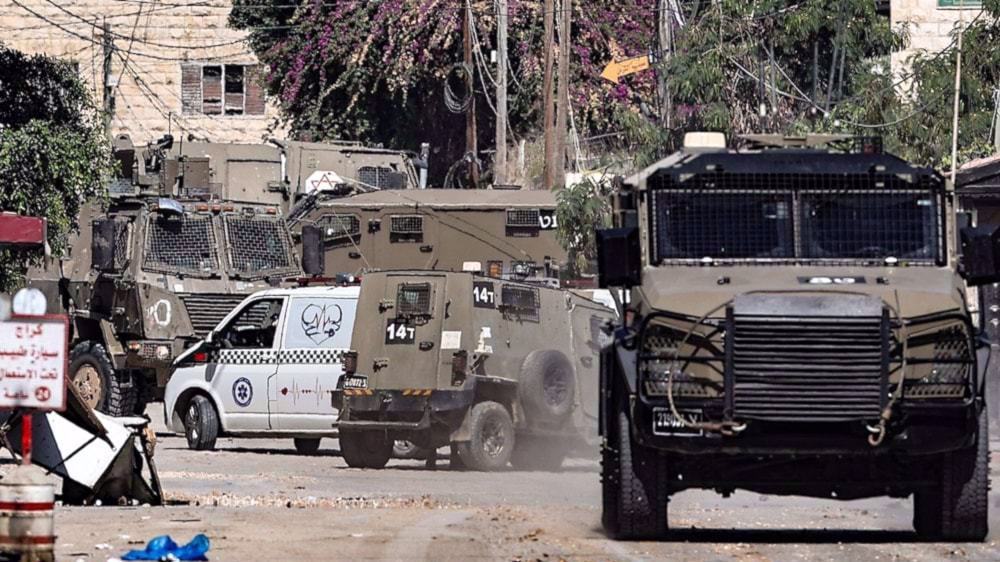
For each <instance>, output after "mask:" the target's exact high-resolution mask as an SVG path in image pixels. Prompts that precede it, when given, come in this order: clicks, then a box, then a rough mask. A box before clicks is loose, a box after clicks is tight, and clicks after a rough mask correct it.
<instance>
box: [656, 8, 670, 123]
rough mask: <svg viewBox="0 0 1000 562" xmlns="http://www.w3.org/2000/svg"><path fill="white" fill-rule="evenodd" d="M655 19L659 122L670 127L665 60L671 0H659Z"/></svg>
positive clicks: (667, 52)
mask: <svg viewBox="0 0 1000 562" xmlns="http://www.w3.org/2000/svg"><path fill="white" fill-rule="evenodd" d="M657 21H658V23H659V25H658V26H657V28H658V33H657V43H658V46H659V49H658V51H659V54H658V56H659V57H660V61H659V63H658V65H657V66H658V68H659V71H658V72H659V75H660V76H659V78H660V80H659V84H658V86H657V87H658V90H659V92H658V93H659V95H660V124H661V125H663V126H664V127H665V128H667V129H669V128H670V116H671V114H672V113H673V107H672V103H673V102H672V100H671V97H670V84H669V82H668V81H667V72H666V70H665V66H666V64H665V63H666V61H667V59H669V58H670V55H671V53H672V52H673V8H672V0H660V2H659V10H658V12H657Z"/></svg>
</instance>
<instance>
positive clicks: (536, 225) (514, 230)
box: [506, 209, 541, 237]
mask: <svg viewBox="0 0 1000 562" xmlns="http://www.w3.org/2000/svg"><path fill="white" fill-rule="evenodd" d="M538 215H539V212H538V209H507V225H506V228H507V231H506V234H507V236H514V237H533V236H538V231H539V230H540V229H541V223H540V222H539V219H538Z"/></svg>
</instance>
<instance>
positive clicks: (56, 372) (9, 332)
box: [0, 316, 69, 411]
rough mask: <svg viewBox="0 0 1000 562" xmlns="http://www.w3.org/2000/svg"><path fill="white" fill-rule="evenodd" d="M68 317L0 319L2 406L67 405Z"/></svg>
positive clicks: (56, 407) (53, 407)
mask: <svg viewBox="0 0 1000 562" xmlns="http://www.w3.org/2000/svg"><path fill="white" fill-rule="evenodd" d="M68 337H69V324H68V322H67V320H66V317H65V316H32V317H29V316H15V317H14V318H12V319H11V320H10V321H8V322H0V409H12V408H35V409H38V410H58V411H62V410H64V409H65V408H66V371H67V353H66V348H67V344H68Z"/></svg>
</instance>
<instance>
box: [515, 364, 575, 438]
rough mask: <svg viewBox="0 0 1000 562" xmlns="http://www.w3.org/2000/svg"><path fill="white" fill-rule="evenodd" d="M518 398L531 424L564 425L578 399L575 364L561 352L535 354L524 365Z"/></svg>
mask: <svg viewBox="0 0 1000 562" xmlns="http://www.w3.org/2000/svg"><path fill="white" fill-rule="evenodd" d="M517 395H518V399H519V400H520V402H521V406H522V407H523V408H524V411H525V415H526V416H527V418H528V420H529V421H531V422H544V423H554V422H562V421H564V420H565V419H566V418H567V417H568V416H569V414H570V413H571V412H572V411H573V402H574V401H575V399H576V374H575V373H574V372H573V364H572V363H570V361H569V359H568V358H566V356H565V355H563V354H562V352H559V351H555V350H552V349H542V350H536V351H532V352H531V353H529V354H528V356H527V357H525V359H524V363H523V364H522V365H521V380H520V381H519V383H518V386H517Z"/></svg>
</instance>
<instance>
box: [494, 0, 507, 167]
mask: <svg viewBox="0 0 1000 562" xmlns="http://www.w3.org/2000/svg"><path fill="white" fill-rule="evenodd" d="M505 183H507V0H497V139H496V157H495V158H494V159H493V184H494V185H500V184H505Z"/></svg>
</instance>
